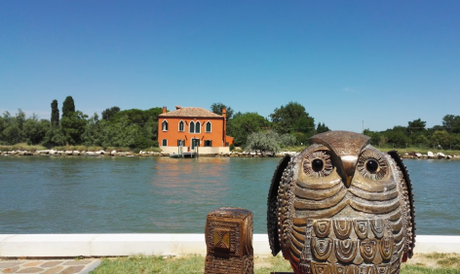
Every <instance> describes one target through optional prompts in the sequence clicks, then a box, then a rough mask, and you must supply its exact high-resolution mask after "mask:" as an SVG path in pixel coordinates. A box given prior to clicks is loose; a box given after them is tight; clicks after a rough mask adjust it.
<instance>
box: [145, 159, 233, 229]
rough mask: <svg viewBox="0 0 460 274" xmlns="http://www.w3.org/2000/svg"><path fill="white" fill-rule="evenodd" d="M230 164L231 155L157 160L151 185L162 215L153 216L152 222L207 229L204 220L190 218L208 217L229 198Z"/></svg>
mask: <svg viewBox="0 0 460 274" xmlns="http://www.w3.org/2000/svg"><path fill="white" fill-rule="evenodd" d="M228 163H229V159H228V158H197V159H171V158H160V159H158V161H157V163H156V165H155V176H154V177H153V178H152V183H151V184H152V186H153V190H152V194H153V197H154V198H155V199H156V200H157V202H159V204H161V205H162V206H161V210H162V214H161V215H159V216H160V217H159V218H157V217H155V218H153V219H152V223H153V225H154V226H155V227H158V228H160V229H164V228H166V229H168V228H169V229H173V230H176V231H178V232H187V231H188V230H190V229H191V228H192V229H193V230H195V231H200V232H202V231H204V222H203V223H200V222H196V221H191V220H193V219H197V218H198V219H201V220H205V219H206V214H207V212H208V211H210V210H212V209H213V208H214V206H215V205H216V204H218V203H219V201H223V200H226V199H227V198H228V189H229V187H228V183H227V181H228ZM165 213H166V214H165ZM183 223H186V224H188V225H186V226H185V227H184V225H183ZM191 226H192V227H191Z"/></svg>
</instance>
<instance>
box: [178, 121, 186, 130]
mask: <svg viewBox="0 0 460 274" xmlns="http://www.w3.org/2000/svg"><path fill="white" fill-rule="evenodd" d="M184 128H185V123H184V121H180V122H179V131H181V132H182V131H184Z"/></svg>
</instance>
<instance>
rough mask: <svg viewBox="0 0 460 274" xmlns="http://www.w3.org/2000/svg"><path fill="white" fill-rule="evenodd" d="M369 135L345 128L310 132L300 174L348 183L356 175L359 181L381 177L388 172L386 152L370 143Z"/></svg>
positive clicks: (312, 178)
mask: <svg viewBox="0 0 460 274" xmlns="http://www.w3.org/2000/svg"><path fill="white" fill-rule="evenodd" d="M369 141H370V138H369V137H367V136H365V135H362V134H358V133H354V132H348V131H329V132H325V133H321V134H318V135H315V136H313V137H312V138H311V139H310V144H311V145H310V146H309V147H308V148H307V149H305V150H304V151H303V152H302V153H301V155H300V156H301V158H303V162H302V168H303V172H302V173H303V174H304V176H306V177H310V178H309V180H313V181H314V180H315V179H321V178H324V177H329V176H331V179H335V178H334V177H340V178H341V180H342V181H343V183H344V184H345V186H346V187H350V184H351V182H352V181H353V178H354V177H355V176H359V177H362V178H361V180H359V181H363V180H364V181H380V180H385V179H387V178H388V176H390V174H389V173H390V172H389V163H388V159H387V157H388V156H387V155H388V154H386V153H382V152H380V151H379V150H377V149H376V148H374V147H373V146H371V145H370V144H369Z"/></svg>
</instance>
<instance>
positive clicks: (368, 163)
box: [358, 151, 388, 180]
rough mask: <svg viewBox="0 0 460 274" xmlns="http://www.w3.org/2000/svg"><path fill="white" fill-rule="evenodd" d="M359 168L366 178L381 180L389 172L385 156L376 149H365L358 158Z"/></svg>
mask: <svg viewBox="0 0 460 274" xmlns="http://www.w3.org/2000/svg"><path fill="white" fill-rule="evenodd" d="M358 170H359V172H360V173H361V174H362V175H363V176H364V177H366V178H369V179H372V180H381V179H382V178H383V177H385V175H386V174H387V173H388V166H387V162H386V160H385V158H384V157H383V156H382V155H380V154H379V153H377V152H375V151H365V152H364V153H363V154H361V156H360V157H359V160H358Z"/></svg>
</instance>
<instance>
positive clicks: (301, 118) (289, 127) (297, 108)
mask: <svg viewBox="0 0 460 274" xmlns="http://www.w3.org/2000/svg"><path fill="white" fill-rule="evenodd" d="M270 118H271V120H272V125H273V129H274V130H275V131H276V132H278V133H280V134H284V133H294V132H300V133H304V134H307V135H308V137H310V136H312V135H313V134H314V132H315V120H314V119H313V118H312V117H310V115H309V114H308V113H307V112H306V111H305V108H304V107H303V106H302V105H301V104H299V103H296V102H289V103H288V104H287V105H285V106H281V107H280V108H275V110H274V112H273V113H272V114H270Z"/></svg>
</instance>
